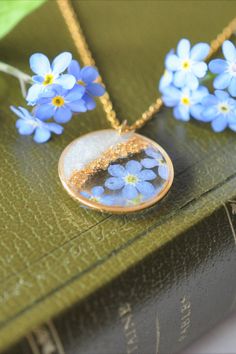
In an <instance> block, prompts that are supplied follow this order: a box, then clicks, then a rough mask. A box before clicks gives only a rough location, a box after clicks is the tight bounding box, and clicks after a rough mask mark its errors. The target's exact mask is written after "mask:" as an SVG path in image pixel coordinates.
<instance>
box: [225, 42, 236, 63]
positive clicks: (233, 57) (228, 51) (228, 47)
mask: <svg viewBox="0 0 236 354" xmlns="http://www.w3.org/2000/svg"><path fill="white" fill-rule="evenodd" d="M222 51H223V54H224V56H225V58H226V59H227V60H228V61H229V62H235V61H236V49H235V46H234V45H233V43H232V42H230V41H225V42H224V43H223V45H222Z"/></svg>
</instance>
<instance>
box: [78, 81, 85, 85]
mask: <svg viewBox="0 0 236 354" xmlns="http://www.w3.org/2000/svg"><path fill="white" fill-rule="evenodd" d="M77 84H78V85H82V86H85V83H84V82H83V81H82V80H77Z"/></svg>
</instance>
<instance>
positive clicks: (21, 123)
mask: <svg viewBox="0 0 236 354" xmlns="http://www.w3.org/2000/svg"><path fill="white" fill-rule="evenodd" d="M16 127H17V129H18V131H19V133H20V134H21V135H31V134H32V133H33V132H34V130H35V126H34V125H32V124H31V123H30V121H27V120H23V119H18V120H17V121H16Z"/></svg>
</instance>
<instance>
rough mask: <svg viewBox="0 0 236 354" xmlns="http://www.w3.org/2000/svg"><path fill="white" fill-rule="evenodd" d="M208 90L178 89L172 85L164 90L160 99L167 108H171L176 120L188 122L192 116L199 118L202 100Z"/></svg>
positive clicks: (202, 87)
mask: <svg viewBox="0 0 236 354" xmlns="http://www.w3.org/2000/svg"><path fill="white" fill-rule="evenodd" d="M208 93H209V92H208V89H207V88H206V87H204V86H199V87H198V89H196V90H193V91H192V90H191V89H190V88H189V87H184V88H182V89H178V88H176V87H174V86H173V85H171V86H169V87H167V88H166V89H165V90H164V93H163V96H162V99H163V102H164V104H165V105H166V106H167V107H173V108H174V109H173V114H174V116H175V118H176V119H179V120H183V121H188V120H189V119H190V117H191V116H192V117H193V118H195V119H200V118H201V113H202V109H203V107H202V105H201V102H202V99H203V98H204V97H206V96H207V95H208Z"/></svg>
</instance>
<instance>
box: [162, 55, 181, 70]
mask: <svg viewBox="0 0 236 354" xmlns="http://www.w3.org/2000/svg"><path fill="white" fill-rule="evenodd" d="M165 66H166V68H167V69H168V70H170V71H176V70H179V69H180V60H179V58H178V57H177V55H175V54H172V55H167V57H166V60H165Z"/></svg>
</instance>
